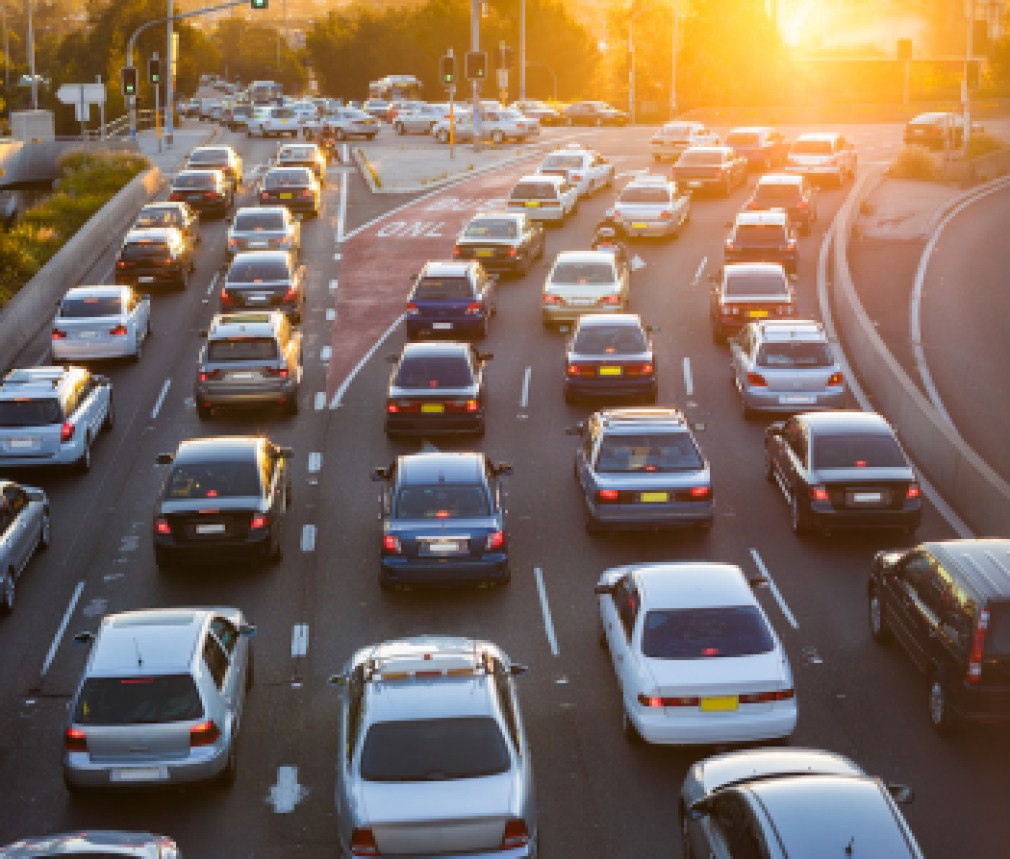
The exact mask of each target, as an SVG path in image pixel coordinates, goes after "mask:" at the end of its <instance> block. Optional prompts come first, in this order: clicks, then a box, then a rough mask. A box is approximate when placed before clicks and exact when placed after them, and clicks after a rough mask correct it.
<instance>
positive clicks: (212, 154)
mask: <svg viewBox="0 0 1010 859" xmlns="http://www.w3.org/2000/svg"><path fill="white" fill-rule="evenodd" d="M189 163H190V164H227V163H228V150H227V149H204V150H200V151H197V152H191V153H190V155H189Z"/></svg>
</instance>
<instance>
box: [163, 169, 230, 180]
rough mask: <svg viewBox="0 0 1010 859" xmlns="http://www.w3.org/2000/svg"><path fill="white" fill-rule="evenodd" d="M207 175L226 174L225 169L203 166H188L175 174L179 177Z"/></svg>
mask: <svg viewBox="0 0 1010 859" xmlns="http://www.w3.org/2000/svg"><path fill="white" fill-rule="evenodd" d="M207 175H210V176H218V177H223V176H224V171H223V170H218V169H216V168H214V169H203V168H196V167H193V168H191V169H190V168H187V169H186V170H180V171H179V172H178V173H176V174H175V178H176V179H178V178H179V177H180V176H207Z"/></svg>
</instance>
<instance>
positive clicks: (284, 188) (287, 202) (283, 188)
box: [259, 167, 323, 218]
mask: <svg viewBox="0 0 1010 859" xmlns="http://www.w3.org/2000/svg"><path fill="white" fill-rule="evenodd" d="M322 195H323V192H322V188H321V187H320V185H319V180H318V179H317V178H316V176H315V174H314V173H313V172H312V170H310V169H309V168H308V167H271V168H270V169H269V170H267V172H266V173H264V174H263V179H262V181H261V182H260V191H259V201H260V205H261V206H276V205H281V206H287V207H288V208H289V209H291V211H293V212H302V213H303V214H306V215H309V216H311V217H313V218H315V217H317V216H318V215H319V207H320V206H321V205H322Z"/></svg>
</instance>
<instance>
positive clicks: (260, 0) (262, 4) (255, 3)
mask: <svg viewBox="0 0 1010 859" xmlns="http://www.w3.org/2000/svg"><path fill="white" fill-rule="evenodd" d="M269 2H270V0H250V5H251V6H252V8H253V9H266V8H267V5H268V4H269Z"/></svg>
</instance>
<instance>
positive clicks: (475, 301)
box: [406, 260, 495, 339]
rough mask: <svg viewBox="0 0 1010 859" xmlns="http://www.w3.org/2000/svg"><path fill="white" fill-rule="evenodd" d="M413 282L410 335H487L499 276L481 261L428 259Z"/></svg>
mask: <svg viewBox="0 0 1010 859" xmlns="http://www.w3.org/2000/svg"><path fill="white" fill-rule="evenodd" d="M411 282H412V284H413V286H412V287H411V290H410V295H408V296H407V313H406V329H407V337H409V338H415V337H423V336H426V335H432V334H448V335H449V336H451V337H467V336H469V337H477V338H480V339H483V338H485V337H487V334H488V326H489V325H490V323H491V317H492V316H493V315H494V312H495V302H494V286H495V278H494V276H492V275H489V274H488V273H487V272H486V271H485V270H484V266H482V265H481V264H480V263H479V262H477V261H473V260H471V261H469V262H462V261H460V262H456V261H450V262H426V263H425V264H424V266H423V267H422V268H421V270H420V271H419V272H418V273H417V275H416V276H415V277H413V278H411Z"/></svg>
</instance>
